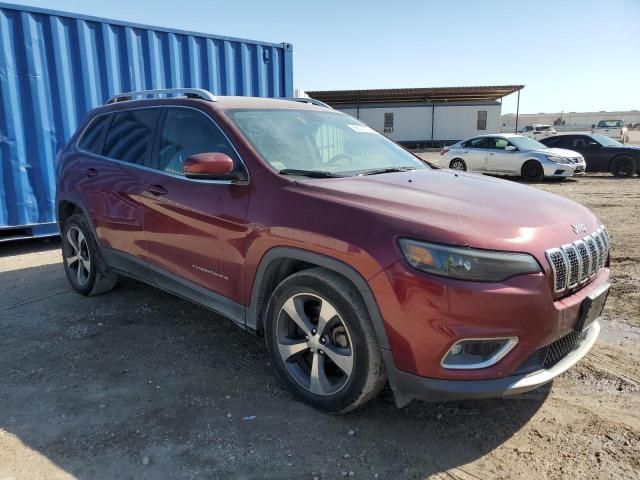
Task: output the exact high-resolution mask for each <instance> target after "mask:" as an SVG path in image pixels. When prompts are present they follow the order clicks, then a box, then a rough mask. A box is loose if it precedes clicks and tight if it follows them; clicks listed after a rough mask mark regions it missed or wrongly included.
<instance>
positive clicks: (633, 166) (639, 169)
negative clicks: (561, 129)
mask: <svg viewBox="0 0 640 480" xmlns="http://www.w3.org/2000/svg"><path fill="white" fill-rule="evenodd" d="M540 141H541V142H542V143H544V144H545V145H546V146H547V147H552V148H566V149H569V150H574V151H576V152H578V153H580V154H581V155H582V156H583V157H584V160H585V162H586V163H587V172H610V173H612V174H613V175H615V176H616V177H632V176H633V174H634V173H637V174H638V175H640V147H634V146H629V145H623V144H622V143H620V142H618V141H617V140H614V139H613V138H609V137H607V136H605V135H600V134H598V133H593V134H590V135H589V134H586V133H585V134H582V133H581V134H566V135H554V136H553V137H547V138H544V139H542V140H540Z"/></svg>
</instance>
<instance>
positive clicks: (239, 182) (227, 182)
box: [73, 105, 251, 185]
mask: <svg viewBox="0 0 640 480" xmlns="http://www.w3.org/2000/svg"><path fill="white" fill-rule="evenodd" d="M149 108H186V109H189V110H195V111H197V112H200V113H201V114H202V115H205V116H206V117H208V118H209V120H211V122H212V123H213V125H214V126H215V127H216V128H217V129H218V130H220V132H221V133H222V135H223V136H224V138H225V139H226V140H227V142H228V143H229V145H231V148H232V149H233V152H234V153H235V154H236V156H237V157H238V160H240V164H241V165H242V167H243V169H244V171H245V173H246V174H247V179H246V180H200V179H195V178H187V177H185V176H184V175H176V174H173V173H169V172H165V171H163V170H157V169H155V168H151V167H147V166H146V165H138V164H137V163H130V162H125V161H124V160H119V159H117V158H112V157H105V156H104V155H98V154H97V153H93V152H89V151H87V150H84V149H82V148H79V147H78V143H79V142H80V139H81V138H82V137H83V136H84V134H85V132H86V130H87V129H88V128H89V126H90V125H92V124H93V122H94V121H95V119H96V118H98V117H100V116H103V115H115V114H117V113H120V112H130V111H134V110H146V109H149ZM158 120H159V119H158ZM109 126H111V125H109ZM107 133H109V132H108V130H107ZM156 136H157V132H156V134H155V135H154V141H155V139H156V138H155V137H156ZM105 141H106V137H105ZM73 147H74V150H76V151H77V152H82V153H83V154H85V155H91V156H93V157H96V158H99V159H101V160H109V161H110V162H115V163H117V164H120V165H129V166H132V167H136V168H140V169H143V170H148V171H151V172H154V173H159V174H162V175H168V176H171V177H174V178H180V179H182V180H188V181H190V182H196V183H211V184H217V185H232V184H233V185H247V184H249V179H250V176H251V174H250V173H249V169H248V168H247V164H246V163H245V161H244V159H243V158H242V156H241V155H240V152H238V149H237V148H236V146H235V145H234V144H233V142H232V141H231V139H230V138H229V136H228V135H227V134H226V132H225V131H224V130H223V129H222V128H220V126H219V125H218V124H217V123H216V121H215V119H214V118H213V117H212V116H211V115H209V114H208V113H207V112H204V111H202V110H200V109H199V108H195V107H190V106H188V105H148V106H141V107H133V108H123V109H119V110H114V111H110V112H104V113H100V114H98V115H96V116H95V117H93V118H92V119H91V121H90V122H88V123H87V125H85V126H84V128H83V129H82V132H81V133H80V134H79V135H78V138H77V139H76V141H75V143H74V145H73ZM103 148H104V145H103Z"/></svg>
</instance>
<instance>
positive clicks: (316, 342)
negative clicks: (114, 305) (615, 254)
mask: <svg viewBox="0 0 640 480" xmlns="http://www.w3.org/2000/svg"><path fill="white" fill-rule="evenodd" d="M156 93H158V96H159V94H160V93H166V92H163V91H158V92H156ZM170 93H172V94H174V95H177V94H178V93H184V94H186V95H187V96H188V98H180V97H173V98H152V99H144V100H138V101H136V100H133V99H132V98H133V97H134V96H135V93H134V94H123V95H120V96H118V97H117V98H116V99H115V100H114V101H113V102H112V103H111V104H108V105H106V106H103V107H100V108H97V109H96V110H94V111H92V112H91V113H90V115H89V116H88V118H87V120H86V121H85V122H84V123H83V125H82V126H81V127H80V129H79V130H78V132H77V133H76V134H75V135H74V137H73V138H72V139H71V140H70V142H69V143H68V145H67V146H66V148H65V149H64V151H62V152H61V154H60V157H59V165H58V193H57V210H58V216H59V222H60V228H61V230H62V232H63V233H62V238H63V244H62V249H63V257H64V266H65V270H66V273H67V276H68V279H69V281H70V282H71V285H72V286H73V288H75V289H76V290H77V291H78V292H79V293H81V294H83V295H92V294H97V293H103V292H106V291H108V290H110V289H111V288H113V286H114V285H115V283H116V280H117V278H118V275H126V276H129V277H133V278H136V279H139V280H142V281H144V282H147V283H149V284H151V285H155V286H157V287H159V288H161V289H164V290H166V291H167V292H170V293H172V294H176V295H178V296H181V297H183V298H186V299H189V300H192V301H194V302H196V303H198V304H200V305H203V306H205V307H208V308H210V309H212V310H215V311H217V312H219V313H221V314H223V315H225V316H227V317H228V318H230V319H231V320H233V321H234V322H236V323H237V324H238V325H239V326H241V327H242V328H245V329H247V330H250V331H252V332H255V333H257V334H259V335H264V336H265V338H266V344H267V347H268V349H269V352H270V355H271V356H272V358H273V363H274V365H275V367H276V369H277V370H278V372H279V374H280V375H281V376H282V378H283V380H284V381H285V382H286V383H287V385H288V386H289V387H290V388H291V389H292V391H293V392H295V393H296V394H297V395H298V396H299V397H300V398H302V399H303V400H305V401H306V402H308V403H310V404H312V405H314V406H316V407H318V408H322V409H325V410H329V411H334V412H343V411H348V410H350V409H353V408H355V407H357V406H359V405H361V404H363V403H364V402H366V401H367V400H369V399H371V398H373V397H374V396H375V395H376V394H377V393H378V391H379V390H380V389H381V388H382V387H383V386H384V385H385V384H386V383H387V381H388V382H389V383H390V385H391V388H392V389H393V391H394V392H395V396H396V401H397V404H398V405H399V406H402V405H405V404H406V403H408V402H409V401H410V400H411V399H414V398H420V399H425V400H446V399H457V398H479V397H489V396H502V395H509V394H514V393H518V392H522V391H526V390H531V389H533V388H536V387H538V386H539V385H542V384H544V383H546V382H548V381H550V380H551V379H553V378H554V377H555V376H557V375H558V374H560V373H561V372H563V371H565V370H567V369H568V368H570V367H571V366H572V365H574V364H575V363H576V362H577V361H578V360H579V359H580V358H582V357H583V356H584V355H585V354H586V352H587V351H588V350H589V349H590V348H591V346H592V345H593V344H594V342H595V340H596V337H597V336H598V333H599V331H600V325H599V322H598V317H599V315H600V312H601V310H602V307H603V305H604V302H605V300H606V297H607V292H608V289H609V284H608V280H609V255H608V250H609V236H608V234H607V231H606V229H605V228H604V227H603V226H602V225H601V223H600V222H599V221H598V219H597V218H596V216H595V215H594V214H593V213H592V212H591V211H589V210H588V209H587V208H585V207H583V206H581V205H579V204H576V203H574V202H572V201H570V200H567V199H565V198H561V197H558V196H555V195H552V194H549V193H545V192H542V191H540V190H536V189H534V188H530V187H526V186H522V185H519V184H516V183H513V182H508V181H504V180H498V179H494V178H489V177H482V176H478V175H473V174H468V173H465V172H456V171H452V170H447V169H439V168H437V167H433V166H431V165H429V164H426V163H425V162H423V161H422V160H420V159H419V158H418V157H416V156H414V155H413V154H411V153H409V152H407V151H406V150H404V149H403V148H402V147H400V146H398V145H396V144H395V143H394V142H392V141H390V140H389V139H387V138H386V137H384V136H383V135H381V134H379V133H378V132H376V131H374V130H372V129H371V128H369V127H368V126H366V125H364V124H362V123H361V122H359V121H358V120H356V119H354V118H352V117H350V116H348V115H345V114H342V113H339V112H336V111H334V110H331V109H330V108H327V107H323V106H318V105H311V104H303V103H298V102H294V101H288V100H275V99H259V98H247V97H244V98H243V97H219V98H216V97H214V96H213V95H212V94H210V93H209V92H206V91H197V90H192V89H189V90H187V91H179V92H178V91H173V92H170ZM144 95H145V96H146V95H148V93H145V94H144Z"/></svg>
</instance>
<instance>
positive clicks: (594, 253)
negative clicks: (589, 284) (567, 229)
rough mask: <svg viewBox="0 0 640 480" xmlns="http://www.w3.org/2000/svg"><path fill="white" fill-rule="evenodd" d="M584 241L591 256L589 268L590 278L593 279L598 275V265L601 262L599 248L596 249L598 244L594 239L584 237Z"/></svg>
mask: <svg viewBox="0 0 640 480" xmlns="http://www.w3.org/2000/svg"><path fill="white" fill-rule="evenodd" d="M584 241H585V242H586V243H587V247H589V253H590V254H591V266H590V267H589V276H590V277H591V276H592V275H594V274H595V273H596V270H597V269H598V263H599V262H600V259H599V258H598V248H597V247H596V242H595V241H594V240H593V237H584Z"/></svg>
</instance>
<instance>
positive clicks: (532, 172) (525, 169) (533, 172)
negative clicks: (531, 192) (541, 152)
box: [521, 160, 544, 182]
mask: <svg viewBox="0 0 640 480" xmlns="http://www.w3.org/2000/svg"><path fill="white" fill-rule="evenodd" d="M521 175H522V178H523V179H524V180H525V181H526V182H541V181H543V180H544V168H543V167H542V164H541V163H540V162H537V161H535V160H529V161H528V162H527V163H525V164H524V165H523V166H522V173H521Z"/></svg>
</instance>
